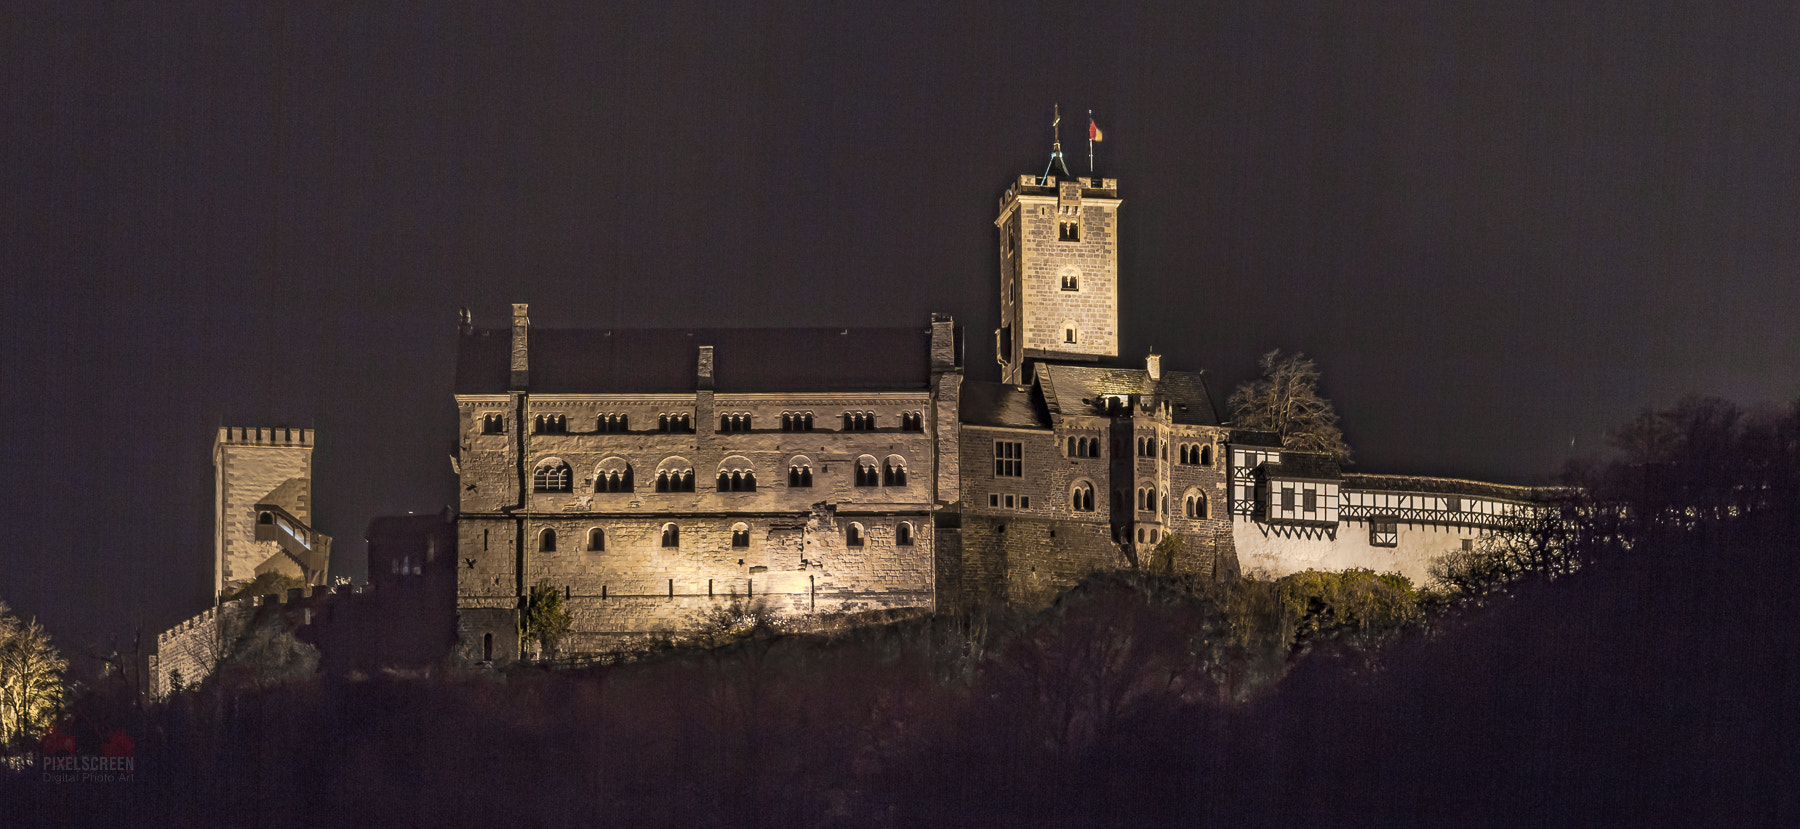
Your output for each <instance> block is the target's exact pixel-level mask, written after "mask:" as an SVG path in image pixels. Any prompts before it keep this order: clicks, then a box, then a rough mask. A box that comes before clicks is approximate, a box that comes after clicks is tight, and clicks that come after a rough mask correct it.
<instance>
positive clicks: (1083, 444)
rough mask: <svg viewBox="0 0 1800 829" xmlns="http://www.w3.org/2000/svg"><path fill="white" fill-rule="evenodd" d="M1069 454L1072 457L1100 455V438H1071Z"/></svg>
mask: <svg viewBox="0 0 1800 829" xmlns="http://www.w3.org/2000/svg"><path fill="white" fill-rule="evenodd" d="M1068 456H1069V457H1071V458H1098V457H1100V439H1099V438H1069V446H1068Z"/></svg>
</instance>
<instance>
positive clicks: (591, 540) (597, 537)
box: [588, 527, 606, 553]
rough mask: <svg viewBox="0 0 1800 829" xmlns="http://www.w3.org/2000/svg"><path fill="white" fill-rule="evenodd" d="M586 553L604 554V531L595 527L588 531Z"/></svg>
mask: <svg viewBox="0 0 1800 829" xmlns="http://www.w3.org/2000/svg"><path fill="white" fill-rule="evenodd" d="M588 552H590V553H604V552H606V531H605V530H602V529H600V528H599V527H595V528H593V529H591V530H588Z"/></svg>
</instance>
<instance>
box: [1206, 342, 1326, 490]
mask: <svg viewBox="0 0 1800 829" xmlns="http://www.w3.org/2000/svg"><path fill="white" fill-rule="evenodd" d="M1260 364H1261V365H1262V376H1261V377H1259V378H1257V379H1255V380H1251V381H1250V382H1248V383H1245V384H1243V385H1241V386H1238V388H1237V391H1235V392H1232V395H1231V403H1230V407H1231V416H1232V425H1233V426H1235V427H1237V428H1239V429H1250V430H1254V431H1258V432H1274V433H1275V434H1276V435H1277V436H1278V437H1280V438H1281V447H1282V448H1283V449H1294V450H1299V451H1304V452H1324V453H1326V454H1328V455H1330V456H1331V458H1332V460H1335V461H1337V462H1338V463H1343V462H1345V461H1348V460H1350V447H1349V446H1348V445H1346V444H1345V443H1344V432H1343V430H1342V429H1340V428H1338V414H1337V410H1336V409H1335V408H1333V407H1332V405H1331V401H1329V400H1326V399H1325V398H1323V397H1320V396H1319V367H1318V366H1317V365H1316V364H1314V363H1313V361H1311V360H1308V359H1306V355H1304V354H1295V355H1294V356H1292V357H1288V358H1286V359H1283V358H1282V356H1281V350H1280V349H1276V350H1274V351H1270V352H1269V353H1267V354H1264V355H1263V356H1262V360H1261V361H1260Z"/></svg>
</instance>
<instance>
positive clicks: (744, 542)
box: [731, 522, 750, 547]
mask: <svg viewBox="0 0 1800 829" xmlns="http://www.w3.org/2000/svg"><path fill="white" fill-rule="evenodd" d="M731 546H733V547H748V546H750V525H749V524H744V523H741V522H740V523H737V524H733V525H731Z"/></svg>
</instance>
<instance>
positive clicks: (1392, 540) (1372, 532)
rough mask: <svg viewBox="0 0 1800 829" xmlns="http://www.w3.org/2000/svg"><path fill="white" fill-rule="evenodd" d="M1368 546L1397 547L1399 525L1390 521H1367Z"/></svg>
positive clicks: (1398, 544) (1398, 542) (1398, 543)
mask: <svg viewBox="0 0 1800 829" xmlns="http://www.w3.org/2000/svg"><path fill="white" fill-rule="evenodd" d="M1369 546H1371V547H1398V546H1400V526H1399V525H1398V524H1396V523H1394V522H1391V521H1371V522H1369Z"/></svg>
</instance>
